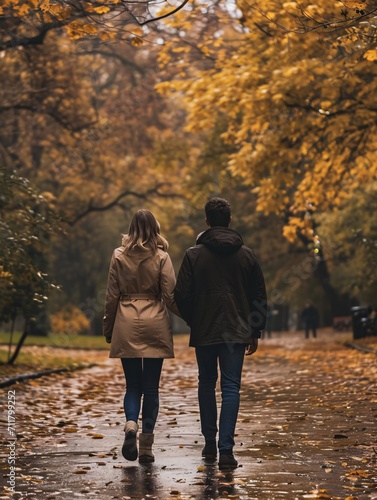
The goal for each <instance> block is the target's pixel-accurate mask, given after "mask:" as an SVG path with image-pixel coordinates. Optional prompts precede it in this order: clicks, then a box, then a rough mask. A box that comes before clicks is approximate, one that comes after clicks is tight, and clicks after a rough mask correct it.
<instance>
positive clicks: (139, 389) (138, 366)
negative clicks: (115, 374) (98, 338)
mask: <svg viewBox="0 0 377 500" xmlns="http://www.w3.org/2000/svg"><path fill="white" fill-rule="evenodd" d="M163 361H164V360H163V359H161V358H122V366H123V371H124V376H125V377H126V394H125V395H124V413H125V415H126V420H133V421H134V422H137V421H138V418H139V413H140V407H141V398H142V396H144V397H143V407H142V412H141V416H142V432H145V433H146V434H152V433H153V430H154V427H155V425H156V420H157V415H158V409H159V396H158V387H159V384H160V376H161V369H162V363H163Z"/></svg>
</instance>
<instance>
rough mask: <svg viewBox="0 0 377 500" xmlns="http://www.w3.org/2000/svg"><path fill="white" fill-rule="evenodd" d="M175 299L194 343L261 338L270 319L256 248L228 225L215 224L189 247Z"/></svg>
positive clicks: (180, 273)
mask: <svg viewBox="0 0 377 500" xmlns="http://www.w3.org/2000/svg"><path fill="white" fill-rule="evenodd" d="M175 300H176V302H177V305H178V307H179V309H180V311H181V313H182V316H183V317H184V319H185V320H186V321H187V323H188V324H189V325H190V327H191V338H190V345H191V346H199V345H210V344H217V343H223V342H245V343H247V342H248V341H250V338H252V337H259V332H260V330H262V329H263V328H264V325H265V318H266V290H265V285H264V279H263V274H262V271H261V270H260V267H259V264H258V262H257V260H256V258H255V255H254V253H253V252H252V250H250V249H249V248H248V247H246V246H245V245H244V244H243V241H242V237H241V236H240V235H239V234H238V233H237V232H236V231H233V230H232V229H229V228H227V227H221V226H215V227H211V228H210V229H208V230H207V231H205V232H204V233H201V234H200V235H199V237H198V239H197V242H196V245H195V246H194V247H191V248H189V249H188V250H187V252H186V255H185V257H184V260H183V263H182V266H181V270H180V272H179V275H178V280H177V285H176V289H175Z"/></svg>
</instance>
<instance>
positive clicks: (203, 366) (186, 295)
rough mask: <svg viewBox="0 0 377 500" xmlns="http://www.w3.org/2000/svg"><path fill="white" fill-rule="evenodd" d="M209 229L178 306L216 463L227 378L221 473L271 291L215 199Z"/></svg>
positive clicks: (183, 281)
mask: <svg viewBox="0 0 377 500" xmlns="http://www.w3.org/2000/svg"><path fill="white" fill-rule="evenodd" d="M205 214H206V223H207V225H208V226H210V227H209V229H207V230H206V231H204V232H203V233H201V234H200V235H199V236H198V238H197V240H196V245H195V246H194V247H191V248H189V249H188V250H187V251H186V254H185V256H184V259H183V262H182V265H181V268H180V271H179V274H178V278H177V285H176V288H175V300H176V303H177V306H178V308H179V311H180V313H181V315H182V317H183V319H184V320H185V321H186V322H187V323H188V325H189V326H190V328H191V335H190V346H192V347H195V351H196V359H197V364H198V370H199V388H198V396H199V408H200V420H201V429H202V434H203V436H204V438H205V446H204V448H203V450H202V456H203V457H204V458H205V459H213V460H214V459H215V458H216V456H217V447H216V435H217V431H218V428H217V405H216V382H217V378H218V367H217V365H218V363H219V366H220V373H221V379H220V384H221V395H222V402H221V411H220V419H219V441H218V448H219V452H220V457H219V467H220V468H221V469H234V468H236V467H237V461H236V459H235V458H234V455H233V447H234V433H235V427H236V422H237V416H238V409H239V404H240V385H241V372H242V365H243V360H244V355H245V354H246V355H249V354H253V353H254V352H255V351H256V350H257V348H258V338H259V337H260V336H261V333H260V332H261V330H263V329H264V326H265V321H266V312H267V311H266V306H267V303H266V290H265V284H264V278H263V274H262V271H261V269H260V267H259V264H258V262H257V259H256V257H255V255H254V253H253V251H252V250H250V249H249V248H248V247H246V246H245V245H244V243H243V240H242V237H241V236H240V235H239V234H238V233H237V232H236V231H234V230H232V229H230V228H229V227H228V226H229V224H230V221H231V212H230V205H229V203H228V202H227V201H226V200H224V199H222V198H212V199H211V200H209V201H208V202H207V204H206V206H205Z"/></svg>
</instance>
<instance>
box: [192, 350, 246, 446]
mask: <svg viewBox="0 0 377 500" xmlns="http://www.w3.org/2000/svg"><path fill="white" fill-rule="evenodd" d="M245 349H246V344H232V343H226V344H225V343H224V344H214V345H208V346H200V347H196V360H197V363H198V369H199V389H198V395H199V408H200V421H201V426H202V434H203V436H204V438H205V440H206V441H214V440H215V439H216V434H217V406H216V382H217V360H219V366H220V374H221V378H220V387H221V398H222V401H221V411H220V420H219V452H220V453H224V454H226V455H231V454H232V453H233V446H234V432H235V428H236V423H237V416H238V409H239V405H240V386H241V373H242V366H243V360H244V356H245Z"/></svg>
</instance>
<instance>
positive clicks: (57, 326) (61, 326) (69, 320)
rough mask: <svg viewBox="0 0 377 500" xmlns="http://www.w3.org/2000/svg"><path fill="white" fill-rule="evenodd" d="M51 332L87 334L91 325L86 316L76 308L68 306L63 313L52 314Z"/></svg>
mask: <svg viewBox="0 0 377 500" xmlns="http://www.w3.org/2000/svg"><path fill="white" fill-rule="evenodd" d="M50 322H51V331H52V332H53V333H58V334H68V335H70V334H81V335H83V334H87V333H89V328H90V323H89V320H88V318H87V317H86V316H85V314H84V313H83V312H82V311H80V309H78V308H77V307H75V306H72V305H68V306H66V307H65V308H64V309H62V310H61V311H59V312H57V313H55V314H51V317H50Z"/></svg>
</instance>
